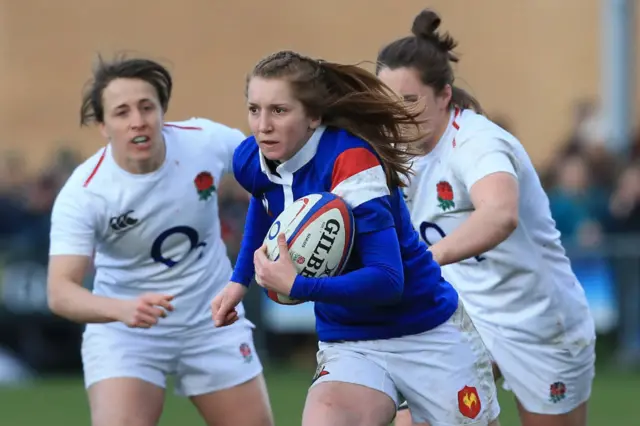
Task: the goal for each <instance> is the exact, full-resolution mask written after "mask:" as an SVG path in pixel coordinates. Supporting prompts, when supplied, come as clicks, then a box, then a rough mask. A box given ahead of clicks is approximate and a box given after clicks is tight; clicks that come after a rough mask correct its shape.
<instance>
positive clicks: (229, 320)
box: [225, 309, 238, 324]
mask: <svg viewBox="0 0 640 426" xmlns="http://www.w3.org/2000/svg"><path fill="white" fill-rule="evenodd" d="M237 319H238V311H236V310H235V309H234V310H233V311H231V312H229V313H228V314H227V317H226V318H225V321H226V322H227V323H228V324H232V323H234V322H236V321H237Z"/></svg>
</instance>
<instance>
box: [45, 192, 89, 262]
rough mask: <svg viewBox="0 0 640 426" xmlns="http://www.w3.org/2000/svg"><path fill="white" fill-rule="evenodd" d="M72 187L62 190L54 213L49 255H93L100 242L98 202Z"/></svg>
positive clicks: (54, 206) (52, 215) (55, 204)
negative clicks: (97, 239) (97, 217)
mask: <svg viewBox="0 0 640 426" xmlns="http://www.w3.org/2000/svg"><path fill="white" fill-rule="evenodd" d="M73 189H75V188H72V187H70V186H69V184H67V185H65V187H64V188H63V189H62V190H61V191H60V193H59V194H58V197H57V198H56V201H55V203H54V205H53V211H52V213H51V235H50V240H51V243H50V247H49V255H50V256H55V255H79V256H93V252H94V248H95V240H96V237H95V236H96V227H95V217H96V215H95V203H91V202H90V198H89V194H88V193H86V192H84V191H83V190H82V188H78V190H77V191H76V190H73Z"/></svg>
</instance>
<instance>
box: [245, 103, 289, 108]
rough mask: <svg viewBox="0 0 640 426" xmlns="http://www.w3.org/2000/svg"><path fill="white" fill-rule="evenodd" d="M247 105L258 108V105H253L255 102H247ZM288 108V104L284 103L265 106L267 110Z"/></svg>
mask: <svg viewBox="0 0 640 426" xmlns="http://www.w3.org/2000/svg"><path fill="white" fill-rule="evenodd" d="M247 105H249V106H258V104H257V103H255V102H247ZM288 106H289V104H287V103H284V102H279V103H273V104H269V105H267V107H268V108H273V107H279V108H282V107H288Z"/></svg>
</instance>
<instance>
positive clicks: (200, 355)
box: [176, 318, 271, 426]
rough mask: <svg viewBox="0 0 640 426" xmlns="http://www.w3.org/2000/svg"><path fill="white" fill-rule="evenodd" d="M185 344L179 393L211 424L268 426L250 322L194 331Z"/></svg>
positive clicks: (178, 376)
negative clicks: (191, 402)
mask: <svg viewBox="0 0 640 426" xmlns="http://www.w3.org/2000/svg"><path fill="white" fill-rule="evenodd" d="M181 342H182V345H183V348H182V351H181V353H180V356H179V357H178V364H177V370H176V393H177V394H179V395H186V396H189V397H190V398H191V400H192V401H193V402H194V404H196V406H197V407H198V410H199V411H200V413H202V415H203V417H204V418H205V420H206V421H207V423H208V424H209V425H214V424H215V425H227V424H229V425H233V424H246V425H248V426H252V425H256V426H263V425H269V424H270V422H271V420H270V419H271V410H270V407H269V402H268V401H269V398H268V394H267V390H266V386H265V384H264V379H263V378H262V364H261V362H260V358H259V357H258V354H257V353H256V350H255V347H254V344H253V325H252V324H251V323H250V322H249V321H248V320H246V319H244V318H243V319H241V320H240V321H238V322H236V323H235V324H233V325H231V326H229V327H222V328H215V327H213V326H210V327H206V328H202V329H197V330H192V331H191V332H189V333H185V335H183V336H182V337H181Z"/></svg>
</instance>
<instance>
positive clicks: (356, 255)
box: [212, 51, 499, 426]
mask: <svg viewBox="0 0 640 426" xmlns="http://www.w3.org/2000/svg"><path fill="white" fill-rule="evenodd" d="M390 93H391V92H390V91H389V90H388V89H387V87H386V86H384V85H383V84H382V83H381V82H380V81H379V80H378V79H377V78H376V77H375V76H374V75H373V74H371V73H369V72H367V71H365V70H363V69H361V68H359V67H356V66H349V65H339V64H334V63H330V62H324V61H317V60H314V59H311V58H308V57H304V56H301V55H299V54H297V53H295V52H290V51H283V52H278V53H275V54H273V55H271V56H268V57H267V58H265V59H263V60H261V61H260V62H259V63H258V64H257V65H256V66H255V68H254V69H253V71H252V73H251V74H250V76H249V78H248V81H247V91H246V95H247V105H248V110H249V125H250V128H251V131H252V133H253V136H252V137H250V138H248V139H247V140H245V141H244V142H243V143H242V144H241V145H240V146H239V147H238V148H237V149H236V151H235V154H234V174H235V176H236V179H237V180H238V182H239V183H240V184H241V185H242V186H243V187H244V188H245V189H246V190H247V191H249V192H250V193H251V194H252V196H253V197H252V200H251V204H250V207H249V212H248V216H247V226H246V229H245V235H244V238H243V243H242V248H241V251H240V254H239V257H238V261H237V264H236V267H235V270H234V274H233V276H232V282H230V283H229V285H228V286H227V287H226V288H225V289H224V290H223V291H222V292H221V293H220V294H219V295H218V296H217V297H216V298H215V299H214V301H213V302H212V311H213V315H214V320H215V323H216V325H217V326H223V325H227V324H230V323H232V322H234V321H235V306H236V305H238V304H239V303H240V301H241V300H242V298H243V296H244V295H245V293H246V292H247V288H248V287H247V286H248V284H249V282H250V280H251V278H252V276H253V275H254V273H255V275H256V277H257V281H258V282H259V283H260V285H261V286H263V287H265V288H267V289H270V290H273V291H276V292H278V293H281V294H285V295H289V296H290V297H292V298H295V299H301V300H308V301H314V302H316V303H315V313H316V328H317V333H318V337H319V340H320V343H319V346H320V348H319V352H318V355H317V358H318V373H317V374H316V377H315V380H314V383H313V385H312V387H311V389H310V391H309V394H308V396H307V402H306V405H305V410H304V414H303V421H302V424H303V425H304V426H324V425H327V426H341V425H344V426H357V425H363V426H364V425H367V426H370V425H381V426H385V425H388V424H389V422H391V421H392V420H393V418H394V416H395V411H396V407H397V404H398V392H400V393H402V395H403V396H404V397H405V398H406V400H407V401H408V403H409V406H410V407H411V409H412V412H413V415H414V419H417V420H418V421H423V422H427V421H428V422H429V423H430V424H431V425H432V426H437V425H445V424H446V425H463V424H464V425H469V424H474V425H485V426H486V425H491V426H494V425H497V424H498V421H497V417H498V413H499V407H498V402H497V399H496V389H495V385H494V384H493V377H492V372H491V364H490V360H489V357H488V354H487V352H486V350H485V348H484V345H483V343H482V341H481V339H480V337H479V336H478V333H477V332H476V330H475V328H474V327H473V325H472V323H471V321H470V319H469V317H468V316H467V315H466V313H465V311H464V309H463V307H462V305H461V304H459V302H458V296H457V293H456V292H455V290H454V289H453V288H452V287H451V285H450V284H449V283H447V282H446V281H444V280H443V279H442V277H441V274H440V268H439V266H438V265H437V264H436V263H435V262H434V261H433V259H432V257H431V254H430V253H429V252H428V251H427V250H426V246H425V245H424V244H423V243H421V242H420V240H419V237H418V235H417V233H416V232H415V231H414V230H413V227H412V225H411V220H410V218H409V212H408V210H407V208H406V205H405V203H404V201H403V198H402V195H401V192H400V188H401V187H402V186H403V183H402V180H401V176H402V175H405V176H406V175H407V174H408V170H409V160H410V159H411V156H410V155H407V153H408V152H409V147H410V146H411V144H412V143H414V142H415V141H416V140H417V139H419V138H420V137H421V136H420V135H418V136H416V137H411V136H408V135H407V132H406V131H405V129H406V126H407V125H415V126H416V127H417V126H418V123H417V122H416V119H415V117H416V115H415V114H412V113H411V112H410V111H408V110H407V109H405V106H404V105H403V103H402V102H401V101H397V100H395V98H393V97H392V96H391V95H390ZM323 191H331V192H332V193H334V194H336V195H338V196H340V197H342V198H343V199H344V200H345V202H346V203H347V204H348V205H349V206H350V207H351V209H352V211H353V214H354V217H355V221H356V236H355V242H354V248H353V252H352V255H351V258H350V259H349V261H348V263H347V267H346V268H345V272H344V273H343V274H342V275H341V276H337V277H329V278H309V277H303V276H300V275H297V274H296V270H295V267H294V266H293V263H292V261H291V258H290V256H289V254H288V249H287V244H286V241H285V239H284V236H283V235H280V236H279V237H278V238H279V241H278V242H279V245H280V257H279V259H278V260H277V261H270V260H268V259H267V257H266V255H265V252H264V248H263V247H262V248H261V245H262V241H263V239H264V237H265V235H266V233H267V231H268V229H269V227H270V225H271V223H272V222H273V220H274V218H275V217H277V216H278V214H280V213H281V212H282V211H283V209H284V208H285V207H287V206H288V205H290V204H291V203H292V202H293V201H294V200H296V199H298V198H300V197H302V196H305V195H308V194H311V193H317V192H323ZM265 206H266V207H267V208H268V211H267V208H265Z"/></svg>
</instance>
